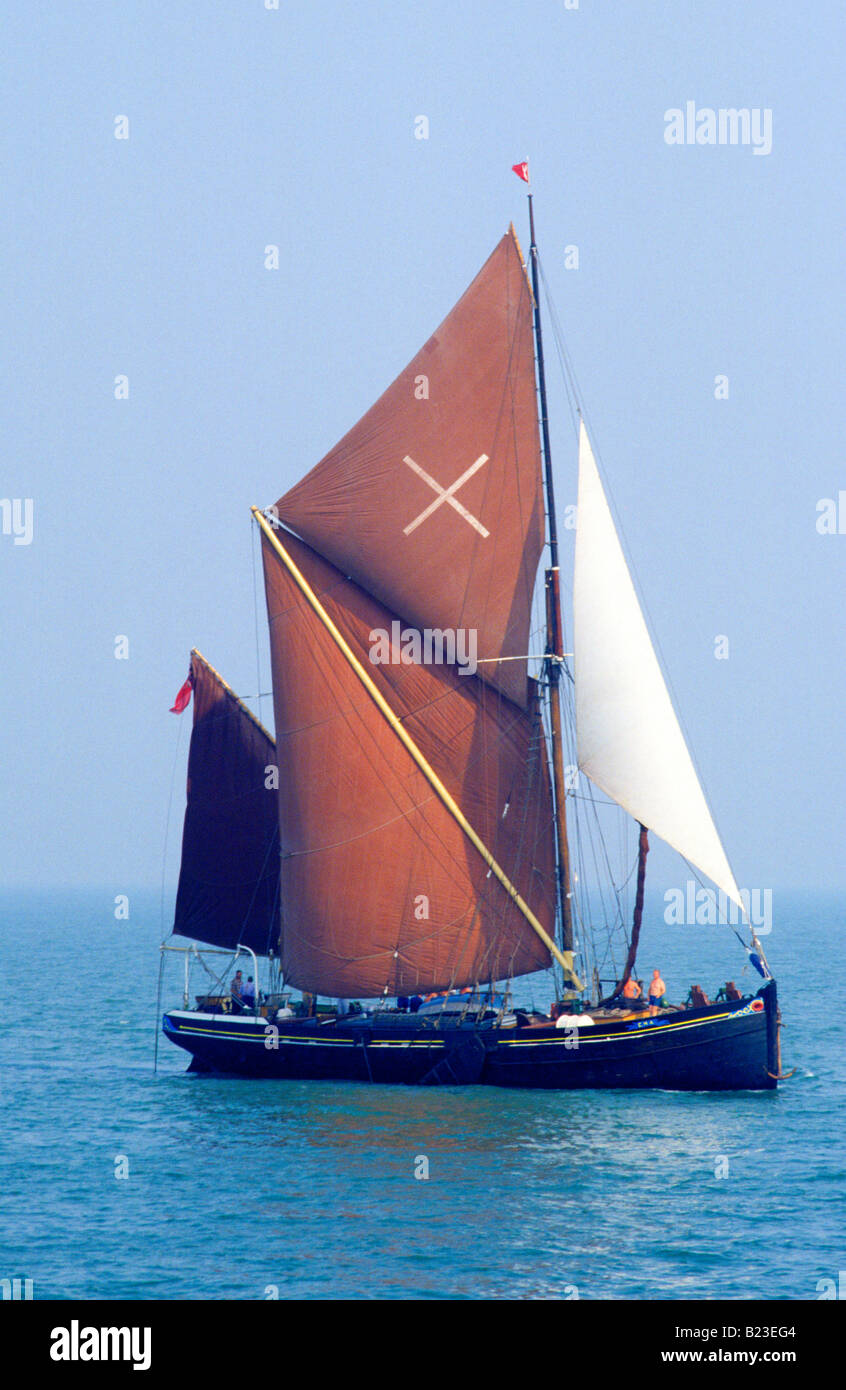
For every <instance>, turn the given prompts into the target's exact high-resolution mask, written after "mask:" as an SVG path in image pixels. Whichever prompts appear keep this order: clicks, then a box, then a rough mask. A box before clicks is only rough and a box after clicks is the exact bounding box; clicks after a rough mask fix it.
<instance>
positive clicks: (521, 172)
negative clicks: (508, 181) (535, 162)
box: [511, 159, 529, 183]
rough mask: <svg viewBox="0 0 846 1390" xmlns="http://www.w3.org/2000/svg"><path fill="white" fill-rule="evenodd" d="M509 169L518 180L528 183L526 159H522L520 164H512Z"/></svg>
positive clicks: (527, 162)
mask: <svg viewBox="0 0 846 1390" xmlns="http://www.w3.org/2000/svg"><path fill="white" fill-rule="evenodd" d="M511 168H512V169H513V170H514V172H515V174H516V175H517V177H518V178H521V179H525V181H526V183H528V182H529V161H528V159H524V160H523V163H522V164H512V166H511Z"/></svg>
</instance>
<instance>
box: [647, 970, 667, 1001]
mask: <svg viewBox="0 0 846 1390" xmlns="http://www.w3.org/2000/svg"><path fill="white" fill-rule="evenodd" d="M649 1002H650V1004H651V1005H652V1007H653V1008H654V1009H663V1008H665V1007H666V1004H667V986H666V985H665V984H664V981H663V980H662V979H661V972H660V970H653V972H652V979H651V980H650V981H649Z"/></svg>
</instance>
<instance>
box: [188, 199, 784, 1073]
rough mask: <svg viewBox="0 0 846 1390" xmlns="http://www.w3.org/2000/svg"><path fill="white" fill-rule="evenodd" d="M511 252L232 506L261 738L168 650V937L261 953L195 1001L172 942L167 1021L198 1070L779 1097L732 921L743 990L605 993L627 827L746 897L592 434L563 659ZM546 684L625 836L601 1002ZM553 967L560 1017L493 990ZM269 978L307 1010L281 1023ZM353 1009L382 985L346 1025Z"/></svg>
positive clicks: (766, 993)
mask: <svg viewBox="0 0 846 1390" xmlns="http://www.w3.org/2000/svg"><path fill="white" fill-rule="evenodd" d="M529 210H530V217H531V213H532V204H531V197H530V199H529ZM530 263H531V273H532V279H531V282H530V280H529V278H528V275H527V272H526V267H525V265H524V262H523V257H522V254H521V251H520V247H519V244H518V242H517V238H516V235H515V233H514V230H513V228H511V229H510V230H509V232H508V233H507V234H506V235H505V236H504V237H503V238H502V240H501V241H500V242H499V244H498V245H497V247H496V248H495V250H494V252H493V254H492V255H491V256H490V257H489V259H488V260H487V262H486V263H485V265H484V266H483V268H482V270H481V271H480V272H479V274H478V275H477V276H476V278H475V280H474V281H473V282H472V284H471V285H470V287H469V289H468V290H467V291H466V293H465V294H464V295H463V296H462V298H461V299H460V300H459V302H458V304H457V305H456V306H455V308H454V309H453V310H452V311H451V313H450V314H449V315H448V317H447V318H446V319H445V320H444V322H443V323H442V324H441V326H440V327H439V328H438V330H437V332H436V333H435V334H434V335H433V336H432V337H431V338H430V339H429V341H428V342H427V343H426V344H425V345H424V347H423V348H422V350H421V351H420V352H419V353H418V354H417V356H416V357H415V358H414V359H413V361H412V362H411V363H410V364H409V366H408V367H407V368H406V369H405V371H404V372H402V373H401V374H400V376H399V377H397V379H396V380H395V381H394V383H393V384H392V385H391V386H390V387H389V388H388V390H387V391H386V392H385V393H384V395H383V396H382V397H381V398H380V399H379V400H378V401H377V402H376V404H375V405H374V406H373V407H372V408H371V409H370V410H369V411H368V412H367V414H366V415H365V416H364V417H363V419H362V420H361V421H359V423H358V424H357V425H356V426H354V428H353V429H352V430H351V431H350V432H349V433H348V434H347V435H346V436H345V437H344V438H343V439H342V440H341V442H340V443H339V444H338V445H337V446H336V447H335V448H334V449H333V450H332V451H331V452H330V453H329V454H328V455H327V456H326V457H325V458H324V459H323V460H322V462H320V463H319V464H317V466H316V467H315V468H313V469H312V471H311V472H310V473H309V474H308V475H307V476H306V477H305V478H304V479H302V480H301V481H300V482H299V483H297V484H296V485H295V486H294V487H293V488H292V489H291V490H290V491H289V492H287V493H286V494H285V495H284V496H283V497H281V498H280V499H279V500H278V502H276V503H275V505H274V506H272V507H270V508H268V509H267V510H266V511H259V510H258V509H257V508H253V515H254V517H255V520H256V523H257V525H258V527H259V528H260V532H261V546H262V556H263V564H264V578H265V589H266V597H267V610H268V619H269V626H270V646H271V664H272V686H273V705H274V716H275V727H276V738H275V740H274V738H273V737H272V736H271V735H270V734H269V733H268V732H267V731H266V730H265V729H264V728H263V727H262V725H261V724H260V723H259V722H258V720H257V719H256V718H255V717H254V716H253V715H252V713H251V712H250V711H249V710H248V709H247V707H246V706H245V705H244V704H242V702H241V701H239V700H238V699H237V697H236V696H235V695H234V693H233V692H232V691H231V690H230V689H229V687H228V686H227V685H226V683H225V681H223V679H222V677H220V676H219V675H218V673H217V672H216V671H214V669H213V668H212V667H210V666H209V665H208V663H207V662H206V661H205V660H204V659H203V658H202V657H201V656H200V654H199V653H198V652H196V651H194V652H192V654H191V665H190V671H189V677H188V681H187V682H186V684H185V686H184V687H183V690H182V691H181V692H180V696H179V697H177V704H176V705H175V706H174V708H175V709H176V710H177V711H181V709H182V708H184V707H185V706H186V705H187V703H188V700H189V699H190V697H191V695H192V693H193V698H194V723H193V731H192V737H191V748H190V753H189V765H188V804H187V810H186V816H185V827H184V834H183V849H182V865H181V872H180V881H179V888H178V893H177V901H176V911H175V920H174V928H173V930H174V933H175V934H177V935H179V936H182V937H187V938H189V939H192V940H193V941H194V942H201V943H206V946H204V947H203V948H202V950H201V949H199V948H198V947H197V946H196V945H195V946H193V947H191V948H189V950H190V952H191V953H192V954H193V955H194V956H196V957H197V958H198V959H200V960H202V962H203V964H205V966H206V969H209V967H208V964H207V961H206V950H207V946H211V947H212V948H213V949H217V950H219V951H223V952H229V953H235V955H236V956H237V957H238V962H239V964H243V963H244V961H252V963H253V969H254V974H253V979H254V981H255V982H256V985H257V984H258V981H259V961H260V960H266V961H267V962H269V968H270V981H269V985H268V989H267V991H266V992H265V993H264V994H261V993H259V994H258V995H257V996H256V998H255V999H252V998H250V999H249V1002H248V1003H247V1004H245V1002H244V998H243V996H242V995H241V994H240V993H239V991H238V989H237V988H236V990H235V991H232V990H231V989H230V987H229V985H228V984H226V983H223V982H222V981H223V976H220V977H219V978H218V980H217V982H216V983H215V984H213V985H212V986H211V987H210V988H209V989H207V992H206V993H205V994H202V995H198V996H197V997H196V1007H195V1008H191V1007H189V1003H190V996H189V990H188V973H187V962H188V955H187V954H186V957H185V959H186V980H185V990H184V996H183V1008H182V1009H171V1010H168V1011H167V1012H166V1013H165V1015H164V1021H163V1029H164V1033H165V1036H166V1037H167V1038H168V1039H169V1040H170V1041H171V1042H173V1043H175V1044H176V1045H177V1046H179V1047H182V1048H184V1049H185V1050H186V1051H188V1052H189V1053H190V1054H191V1056H192V1059H193V1060H192V1063H191V1069H192V1070H194V1071H206V1072H208V1071H212V1072H216V1073H219V1074H225V1075H240V1076H251V1077H285V1078H287V1077H290V1078H314V1079H334V1080H353V1081H362V1082H377V1083H382V1082H386V1083H387V1082H406V1083H418V1084H473V1083H475V1084H488V1085H498V1086H518V1087H546V1088H575V1087H663V1088H666V1089H670V1090H673V1089H677V1090H737V1089H747V1088H748V1089H754V1090H763V1089H771V1088H774V1087H775V1086H776V1085H777V1080H778V1078H779V1074H780V1055H779V1043H778V1037H779V1014H778V1002H777V996H776V984H775V981H774V980H773V978H772V977H771V975H770V971H769V968H768V966H767V964H766V961H765V958H764V956H763V951H762V950H761V947H760V943H759V942H758V940H757V938H756V937H755V934H754V930H753V929H752V928H751V926H750V931H751V938H750V944H749V946H748V947H746V948H745V949H746V950H747V952H748V954H749V956H750V959H751V960H752V962H753V964H754V965H755V966H756V968H757V969H758V970H759V973H760V974H761V975H762V976H763V979H764V983H763V985H762V986H761V987H760V988H759V989H758V992H757V993H756V994H755V995H754V997H753V996H752V995H746V996H741V995H740V992H739V991H738V990H736V989H735V988H733V987H732V988H731V989H730V990H729V992H728V997H726V998H725V999H724V1000H723V1001H722V1002H717V1003H711V1002H710V1001H709V1000H707V998H706V997H705V996H704V995H703V994H702V993H701V991H698V990H697V991H694V992H693V995H692V999H691V1001H690V1003H689V1004H688V1005H685V1006H677V1007H672V1006H669V1005H667V1004H666V1001H661V1002H660V1003H658V1004H655V1005H653V1006H651V1007H649V1008H646V1007H641V1006H640V1004H639V1003H638V1002H637V1001H632V1000H631V999H629V998H627V997H625V996H626V994H627V993H628V992H629V991H628V990H627V988H626V987H627V985H628V982H629V980H630V979H631V978H633V971H634V968H635V963H636V950H637V942H638V936H639V932H640V924H641V917H642V912H643V900H644V872H645V863H646V853H647V850H648V841H647V834H646V831H647V828H648V829H650V830H653V831H654V832H655V833H656V834H657V835H659V836H660V837H661V838H662V839H664V840H665V841H666V842H667V843H668V844H670V845H671V846H672V847H673V848H674V849H676V850H677V851H678V852H679V853H680V854H681V855H683V856H684V858H685V859H687V860H688V861H689V862H690V863H692V864H693V865H695V866H696V867H697V868H698V869H700V870H701V871H702V872H703V873H705V874H706V875H707V876H708V877H709V878H710V879H711V880H712V881H713V883H714V884H716V886H717V887H718V888H719V889H720V890H721V892H722V893H724V894H725V896H726V899H727V900H729V901H730V902H732V903H735V904H737V905H738V906H739V907H740V908H741V909H742V908H743V902H742V899H741V895H740V892H739V890H738V888H737V885H736V883H735V879H734V876H733V874H732V871H731V868H730V866H729V863H728V860H727V858H726V855H725V852H724V850H723V847H722V844H721V842H720V839H719V836H718V834H717V831H716V828H715V826H714V822H713V819H712V817H711V813H710V811H709V809H708V806H707V803H706V800H705V796H704V794H703V792H702V789H701V786H700V783H699V780H698V777H697V775H696V772H695V769H694V766H693V762H692V760H691V757H690V754H689V752H688V749H687V746H686V743H685V740H684V737H683V735H682V733H681V729H680V727H679V724H678V720H677V718H676V715H675V712H674V710H673V706H672V702H671V700H670V697H669V694H668V692H667V688H666V684H665V682H664V678H663V675H662V673H661V670H660V667H659V665H658V661H657V658H656V656H655V653H654V650H653V647H652V643H651V640H650V637H649V634H648V631H647V628H646V624H645V622H644V619H643V615H642V612H641V609H640V605H639V603H638V599H637V596H636V593H635V590H634V587H633V584H632V581H631V577H630V575H629V571H628V567H627V565H626V561H625V558H624V555H623V551H622V548H621V546H620V543H619V540H618V537H617V533H616V530H615V527H614V522H613V519H612V516H611V513H610V510H609V507H608V503H607V500H606V497H605V493H604V490H603V487H602V483H601V480H600V476H599V472H598V469H597V466H596V463H595V460H594V456H593V452H592V449H591V445H590V441H589V439H588V435H587V431H586V429H585V427H584V423H583V422H580V429H579V492H578V511H577V515H578V522H577V530H576V555H575V577H574V585H573V610H574V652H573V653H572V654H571V655H572V659H573V661H574V666H573V667H572V668H571V666H570V664H569V662H570V659H571V657H570V656H568V655H567V654H565V652H564V641H563V623H562V614H561V600H560V586H559V561H558V539H557V528H556V513H555V498H554V489H553V479H552V466H551V458H550V444H549V430H548V421H547V407H546V383H545V377H544V361H543V340H542V332H541V319H540V301H539V288H538V258H537V247H536V244H535V237H534V223H533V219H532V237H531V252H530ZM538 403H539V407H540V408H539V409H538ZM545 545H546V546H547V547H548V565H547V567H546V569H545V573H544V577H543V595H544V607H545V623H544V634H543V637H542V639H541V642H540V644H539V643H538V642H537V641H535V643H534V645H535V646H537V645H541V646H542V647H543V651H542V652H541V653H539V655H538V658H537V662H535V661H533V656H532V636H531V633H532V621H531V619H532V603H533V598H534V594H535V587H536V579H537V573H538V566H539V563H540V559H541V554H542V551H543V549H544V546H545ZM462 639H463V640H462ZM459 649H460V650H461V651H462V653H463V656H462V659H461V660H458V659H457V656H456V654H457V652H458V651H459ZM538 663H539V664H538ZM532 669H535V670H536V674H535V675H532V674H531V673H530V672H531V670H532ZM562 682H564V683H569V682H572V683H573V684H574V691H575V694H574V716H575V726H576V738H577V745H578V766H579V768H580V769H581V771H583V772H584V773H585V774H586V775H587V777H588V778H589V779H590V781H591V782H592V783H593V784H594V785H595V786H596V787H598V788H599V789H600V790H601V791H602V792H604V793H605V794H607V796H608V797H610V798H611V799H612V801H614V802H616V803H617V804H618V805H619V806H621V807H622V808H623V809H624V810H625V811H626V812H628V813H629V815H631V816H632V817H633V818H634V820H635V821H636V822H637V823H639V824H640V827H641V829H640V840H639V863H638V881H637V899H636V903H635V911H634V924H633V927H632V931H631V935H630V939H629V941H628V952H627V955H626V960H625V965H624V967H623V968H622V970H621V971H620V972H619V978H616V979H615V980H614V988H613V989H611V990H610V992H609V993H608V994H607V995H606V997H600V996H601V994H602V990H601V988H600V983H599V978H598V972H597V971H596V970H594V979H593V983H592V986H591V989H592V996H591V993H590V991H589V990H588V988H587V986H586V984H585V982H584V981H583V979H582V975H586V974H587V971H586V969H585V963H586V949H585V937H586V935H587V933H588V931H589V924H588V923H586V922H581V921H577V922H576V923H574V907H575V904H576V901H577V900H576V896H575V894H574V891H573V890H574V878H573V876H572V875H571V870H570V859H569V844H568V826H567V818H568V817H567V813H568V809H569V808H568V800H569V798H568V795H567V786H566V784H565V775H564V749H565V742H564V739H565V735H564V730H563V727H562V703H563V701H562ZM574 926H575V927H576V928H577V930H578V932H579V933H580V936H581V938H582V939H581V940H576V939H575V934H574ZM173 949H179V948H175V947H172V946H169V945H168V944H167V943H165V945H164V946H163V951H166V950H173ZM163 959H164V956H163ZM549 968H552V969H553V971H554V972H555V980H556V990H557V995H558V1001H559V1002H558V1004H557V1005H556V1006H555V1007H554V1008H553V1011H552V1012H553V1015H557V1017H543V1016H541V1015H540V1014H539V1013H537V1012H536V1011H534V1010H533V1009H521V1008H519V1007H517V1006H516V1005H515V1004H514V1003H513V998H512V994H511V982H512V981H513V980H515V979H516V978H519V977H521V976H526V975H529V974H532V973H534V972H536V971H538V970H543V969H549ZM211 973H212V974H213V972H211ZM224 974H225V970H224ZM239 978H240V977H239ZM497 982H505V983H504V984H502V983H500V984H499V985H497ZM291 987H295V988H296V989H298V990H301V991H304V992H306V994H305V998H306V999H307V1000H308V1001H309V1002H308V1003H307V1004H306V1005H298V1006H297V1007H298V1009H299V1013H296V1012H294V1011H293V1010H292V1008H291V1007H290V1002H289V1001H290V998H291V995H290V990H291ZM498 991H499V992H498ZM424 995H426V996H428V999H427V1000H426V1002H422V996H424ZM320 999H324V1000H338V1001H339V1003H338V1004H332V1005H328V1004H325V1005H324V1006H323V1007H321V1005H320V1003H319V1000H320ZM350 999H361V1000H365V1001H367V1000H369V1001H376V1002H375V1003H373V1004H372V1006H371V1007H364V1008H362V1007H360V1006H356V1011H355V1012H348V1011H347V1009H346V1001H347V1000H350Z"/></svg>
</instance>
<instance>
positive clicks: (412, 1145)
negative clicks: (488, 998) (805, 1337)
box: [0, 888, 846, 1299]
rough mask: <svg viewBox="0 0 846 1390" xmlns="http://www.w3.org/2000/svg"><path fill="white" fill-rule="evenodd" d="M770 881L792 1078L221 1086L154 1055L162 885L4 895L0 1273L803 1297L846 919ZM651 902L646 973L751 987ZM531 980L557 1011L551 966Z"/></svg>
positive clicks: (838, 1131) (571, 1294) (724, 953)
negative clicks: (760, 1086) (739, 1083)
mask: <svg viewBox="0 0 846 1390" xmlns="http://www.w3.org/2000/svg"><path fill="white" fill-rule="evenodd" d="M775 901H776V904H777V907H776V912H775V921H774V926H773V931H772V933H771V934H770V935H769V936H768V937H767V938H766V939H765V942H764V945H765V949H766V950H767V954H768V956H769V959H770V963H771V965H772V967H773V970H774V973H776V975H777V976H778V978H779V988H780V999H781V1004H782V1010H783V1013H784V1018H785V1024H786V1026H785V1029H784V1032H783V1061H784V1066H785V1067H786V1068H789V1067H795V1068H796V1074H795V1076H794V1077H793V1078H792V1079H791V1080H790V1081H787V1082H785V1083H784V1084H783V1086H782V1087H781V1088H780V1090H779V1091H778V1093H777V1094H774V1093H771V1092H770V1093H727V1094H671V1093H666V1092H613V1091H581V1092H543V1091H509V1090H498V1089H494V1088H488V1087H471V1088H466V1089H460V1088H457V1087H456V1088H443V1089H439V1088H428V1087H427V1088H412V1087H400V1086H398V1087H382V1086H368V1085H364V1084H362V1085H358V1084H349V1083H343V1084H342V1083H313V1082H297V1081H292V1082H274V1081H247V1080H237V1079H232V1080H219V1079H214V1078H210V1077H202V1076H192V1075H188V1074H187V1073H186V1067H187V1065H188V1060H189V1059H188V1055H187V1054H186V1053H184V1052H182V1051H181V1050H180V1049H177V1048H175V1047H173V1046H172V1045H171V1044H169V1043H168V1042H167V1041H166V1040H165V1039H164V1038H162V1039H161V1040H160V1043H159V1048H158V1071H157V1072H154V1070H153V1062H154V1047H155V1035H156V1030H157V1027H158V1020H157V1016H156V984H157V974H158V945H159V941H160V939H161V937H162V935H163V933H162V922H163V920H164V921H166V917H167V908H166V907H165V909H164V912H162V910H161V908H160V904H159V900H158V895H157V894H154V893H143V892H139V893H136V894H130V901H129V917H128V919H116V917H115V901H114V897H113V895H112V894H111V893H110V891H109V890H108V889H105V888H104V889H103V890H101V891H98V890H86V891H84V892H82V891H75V892H64V893H55V894H51V895H46V894H36V893H16V894H10V893H6V894H4V895H3V898H2V900H0V909H2V941H3V976H4V981H5V991H4V995H5V998H4V1006H3V1011H2V1025H1V1026H2V1078H3V1101H4V1105H3V1126H2V1145H1V1146H0V1164H2V1171H1V1172H0V1190H1V1191H2V1193H3V1200H2V1216H0V1235H1V1236H2V1238H1V1239H0V1277H2V1278H3V1279H8V1280H12V1279H20V1280H21V1281H25V1280H31V1281H32V1286H31V1287H32V1294H33V1297H34V1298H36V1299H38V1298H62V1299H76V1298H81V1299H88V1298H128V1299H139V1298H145V1299H149V1298H156V1299H188V1298H190V1299H203V1298H235V1299H266V1298H276V1297H278V1298H280V1299H284V1298H292V1297H297V1298H302V1297H318V1298H342V1297H343V1298H348V1297H353V1298H398V1299H399V1298H405V1299H409V1298H426V1299H428V1298H447V1299H456V1298H458V1299H461V1298H499V1297H517V1298H556V1299H576V1298H579V1299H608V1298H618V1299H620V1298H622V1299H644V1298H663V1299H695V1298H723V1297H728V1298H763V1299H815V1298H819V1297H820V1296H821V1294H822V1293H824V1292H825V1291H826V1290H828V1289H830V1288H832V1287H834V1286H835V1285H836V1284H837V1281H838V1274H839V1272H840V1271H841V1270H846V1240H844V1234H843V1210H844V1195H846V1159H845V1158H844V1150H843V1142H842V1141H843V1128H844V1121H843V1117H844V1113H846V1087H845V1086H844V1078H843V1024H842V1018H843V1010H844V1002H845V1001H844V996H843V986H842V983H840V977H841V973H842V972H841V971H840V968H839V965H838V957H839V952H840V947H841V944H842V941H843V927H844V915H845V914H844V908H843V904H842V902H841V901H840V900H839V899H838V898H836V897H834V896H828V897H826V896H822V895H814V894H808V893H805V894H802V893H782V894H777V895H776V898H775ZM649 907H650V905H649V904H648V909H649ZM661 912H662V905H661V903H660V902H658V903H657V904H654V905H652V908H651V911H650V910H648V912H647V918H646V924H645V927H644V937H643V949H642V951H641V957H640V965H641V970H640V973H641V974H642V975H643V976H644V978H646V979H648V978H649V975H650V974H651V968H652V967H653V966H654V965H657V966H659V967H660V968H661V970H662V974H663V976H664V978H665V980H666V982H667V986H668V991H669V993H670V996H671V998H672V999H673V1000H674V1001H675V1000H678V999H679V998H683V996H684V993H685V992H686V990H687V987H688V985H689V983H691V982H692V981H694V980H695V981H696V982H697V983H701V984H702V985H703V987H704V988H705V989H706V990H707V992H708V993H709V994H711V995H712V996H713V993H714V992H715V990H716V988H717V987H718V986H719V984H721V983H723V982H724V981H725V980H726V979H728V978H734V979H736V980H737V982H738V984H739V985H740V986H741V988H742V989H744V991H745V990H748V989H752V988H755V987H756V986H757V984H758V982H759V981H758V977H757V976H755V975H754V972H751V968H750V967H749V966H748V965H744V960H745V957H744V955H743V952H742V951H741V949H740V947H739V945H738V944H737V942H736V940H735V938H734V937H733V936H732V935H731V933H730V931H729V929H727V928H725V927H723V928H717V927H711V928H708V927H700V928H693V927H691V928H688V929H686V935H685V933H684V932H683V931H680V930H679V929H674V931H671V930H670V929H669V928H667V927H666V926H665V925H664V923H663V922H662V920H661ZM653 957H654V959H653ZM173 960H174V961H175V960H176V958H173ZM245 973H250V972H249V971H247V972H245ZM195 978H196V977H195ZM199 988H200V979H199V978H197V992H199ZM523 989H524V991H527V992H528V995H530V996H532V997H533V998H534V1001H535V1003H537V1004H538V1005H539V1006H542V1007H544V1008H546V1007H548V1004H549V998H547V994H548V993H549V984H548V978H547V977H543V978H541V979H535V980H533V981H531V982H528V984H524V986H523ZM192 992H193V989H192ZM181 1002H182V983H181V968H176V967H174V966H172V967H171V968H170V969H169V971H168V973H167V976H166V989H165V994H164V997H163V1001H162V1003H163V1006H165V1007H181ZM22 1286H25V1285H23V1283H22Z"/></svg>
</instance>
